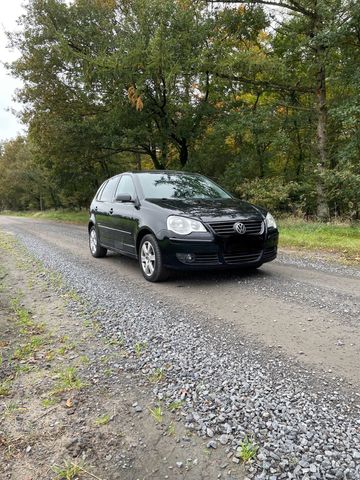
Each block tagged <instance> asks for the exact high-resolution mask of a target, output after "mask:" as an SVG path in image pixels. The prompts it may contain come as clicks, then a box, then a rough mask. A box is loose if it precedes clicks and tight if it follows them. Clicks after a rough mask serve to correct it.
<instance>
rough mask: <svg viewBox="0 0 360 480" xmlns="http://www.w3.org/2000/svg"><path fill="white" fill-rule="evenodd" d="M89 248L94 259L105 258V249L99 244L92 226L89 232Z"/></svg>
mask: <svg viewBox="0 0 360 480" xmlns="http://www.w3.org/2000/svg"><path fill="white" fill-rule="evenodd" d="M89 248H90V252H91V255H92V256H93V257H95V258H101V257H105V255H106V253H107V249H106V248H104V247H102V246H101V245H100V244H99V241H98V236H97V233H96V228H95V227H94V226H92V227H91V228H90V231H89Z"/></svg>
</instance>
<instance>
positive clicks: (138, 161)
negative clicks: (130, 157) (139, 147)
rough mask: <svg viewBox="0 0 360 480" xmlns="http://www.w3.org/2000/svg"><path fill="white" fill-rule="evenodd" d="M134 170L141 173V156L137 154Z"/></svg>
mask: <svg viewBox="0 0 360 480" xmlns="http://www.w3.org/2000/svg"><path fill="white" fill-rule="evenodd" d="M135 161H136V169H137V170H140V171H141V154H140V153H139V152H136V153H135Z"/></svg>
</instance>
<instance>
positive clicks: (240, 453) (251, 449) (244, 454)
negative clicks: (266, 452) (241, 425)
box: [236, 437, 259, 462]
mask: <svg viewBox="0 0 360 480" xmlns="http://www.w3.org/2000/svg"><path fill="white" fill-rule="evenodd" d="M258 449H259V446H258V445H256V443H255V442H254V441H253V440H251V439H249V438H247V437H245V438H244V440H243V441H242V442H241V443H240V445H239V447H238V448H237V450H236V456H237V457H238V458H241V460H242V461H243V462H248V461H249V460H251V459H252V458H254V457H255V455H256V452H257V451H258Z"/></svg>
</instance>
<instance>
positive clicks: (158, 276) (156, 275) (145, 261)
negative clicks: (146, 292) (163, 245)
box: [139, 234, 169, 282]
mask: <svg viewBox="0 0 360 480" xmlns="http://www.w3.org/2000/svg"><path fill="white" fill-rule="evenodd" d="M139 264H140V269H141V272H142V274H143V276H144V278H145V279H146V280H147V281H148V282H162V281H164V280H166V279H167V278H168V276H169V275H168V272H167V270H166V268H164V266H163V263H162V255H161V251H160V247H159V245H158V243H157V241H156V238H155V237H154V235H150V234H149V235H145V236H144V238H143V239H142V240H141V243H140V248H139Z"/></svg>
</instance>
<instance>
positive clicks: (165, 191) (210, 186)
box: [138, 173, 231, 200]
mask: <svg viewBox="0 0 360 480" xmlns="http://www.w3.org/2000/svg"><path fill="white" fill-rule="evenodd" d="M138 178H139V180H140V184H141V187H142V190H143V193H144V197H145V198H152V199H175V200H176V199H179V200H184V199H191V200H195V199H197V200H207V199H208V200H214V199H222V198H231V195H229V194H228V193H227V192H226V191H225V190H223V189H222V188H220V187H218V186H217V185H216V184H215V183H213V182H212V181H211V180H209V179H208V178H205V177H202V176H199V175H191V174H190V175H189V174H187V175H178V174H168V173H166V174H165V173H164V174H152V173H142V174H138Z"/></svg>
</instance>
